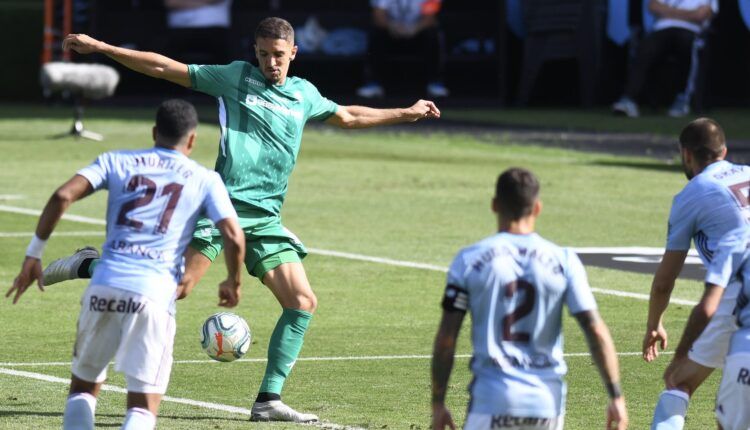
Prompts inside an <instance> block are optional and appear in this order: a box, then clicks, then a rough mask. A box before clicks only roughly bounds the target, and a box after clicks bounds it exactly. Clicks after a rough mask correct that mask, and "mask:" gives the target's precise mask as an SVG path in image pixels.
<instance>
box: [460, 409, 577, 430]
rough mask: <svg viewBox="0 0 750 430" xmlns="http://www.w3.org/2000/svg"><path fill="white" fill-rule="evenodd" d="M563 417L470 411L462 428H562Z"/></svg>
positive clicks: (487, 429) (552, 429)
mask: <svg viewBox="0 0 750 430" xmlns="http://www.w3.org/2000/svg"><path fill="white" fill-rule="evenodd" d="M563 421H565V420H564V417H563V416H559V417H557V418H532V417H515V416H512V415H489V414H477V413H472V412H470V413H469V415H468V416H467V417H466V423H464V430H494V429H498V430H499V429H512V430H562V428H563Z"/></svg>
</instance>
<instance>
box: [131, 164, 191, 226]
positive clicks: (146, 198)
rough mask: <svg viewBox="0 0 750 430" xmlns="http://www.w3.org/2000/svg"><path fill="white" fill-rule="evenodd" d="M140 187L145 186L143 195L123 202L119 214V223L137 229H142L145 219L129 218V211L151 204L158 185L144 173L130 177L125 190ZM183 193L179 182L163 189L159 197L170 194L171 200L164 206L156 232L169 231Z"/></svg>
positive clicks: (133, 189) (134, 189)
mask: <svg viewBox="0 0 750 430" xmlns="http://www.w3.org/2000/svg"><path fill="white" fill-rule="evenodd" d="M139 188H145V190H144V193H143V195H141V196H140V197H137V198H134V199H132V200H128V201H127V202H125V203H123V204H122V207H121V208H120V212H119V214H118V215H117V225H122V226H127V227H132V228H134V229H136V230H140V229H141V228H142V227H143V221H140V220H137V219H134V218H129V217H128V213H129V212H130V211H132V210H134V209H136V208H139V207H143V206H146V205H148V204H150V203H151V202H152V201H153V200H154V196H155V195H156V191H157V188H158V187H157V186H156V183H155V182H154V181H152V180H151V179H149V178H147V177H145V176H143V175H135V176H133V177H132V178H130V181H128V185H127V186H126V187H125V190H126V191H131V192H132V191H136V190H138V189H139ZM181 193H182V184H178V183H176V182H172V183H169V184H167V185H165V186H164V187H163V188H162V189H161V192H160V193H159V197H163V196H166V195H169V200H168V201H167V204H166V205H165V206H164V210H162V211H161V213H160V214H159V222H158V223H157V224H156V228H155V229H154V233H158V234H164V233H166V232H167V228H168V227H169V222H170V221H171V220H172V214H174V208H175V207H176V206H177V202H178V201H179V200H180V194H181Z"/></svg>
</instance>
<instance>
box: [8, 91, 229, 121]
mask: <svg viewBox="0 0 750 430" xmlns="http://www.w3.org/2000/svg"><path fill="white" fill-rule="evenodd" d="M168 98H169V97H165V98H164V100H166V99H168ZM187 100H188V101H190V102H192V103H193V104H195V107H196V110H197V111H198V117H199V118H200V121H201V122H203V123H216V122H217V109H216V103H215V102H212V100H210V99H209V100H205V99H202V98H201V99H199V100H196V99H187ZM160 101H161V100H154V101H149V102H146V103H144V104H142V105H140V106H113V105H99V104H93V105H87V106H85V107H84V114H83V118H84V122H85V121H86V120H87V119H114V120H118V121H154V118H155V114H156V108H157V107H158V106H159V102H160ZM0 118H2V119H10V120H23V119H34V120H39V119H58V120H60V119H62V120H70V121H71V122H72V121H73V106H72V105H70V104H66V103H39V104H10V103H5V102H3V103H0Z"/></svg>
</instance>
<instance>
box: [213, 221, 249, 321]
mask: <svg viewBox="0 0 750 430" xmlns="http://www.w3.org/2000/svg"><path fill="white" fill-rule="evenodd" d="M216 227H217V228H218V229H219V231H220V232H221V236H222V237H223V238H224V260H225V261H226V265H227V278H226V279H225V280H224V281H222V283H221V284H219V306H223V307H226V308H233V307H235V306H237V304H238V303H239V301H240V274H241V267H242V262H243V261H244V260H245V233H244V232H243V231H242V228H241V227H240V224H239V223H238V222H237V219H235V218H225V219H223V220H221V221H219V222H218V223H216Z"/></svg>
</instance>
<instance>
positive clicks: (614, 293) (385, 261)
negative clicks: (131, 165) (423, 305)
mask: <svg viewBox="0 0 750 430" xmlns="http://www.w3.org/2000/svg"><path fill="white" fill-rule="evenodd" d="M0 211H5V212H13V213H19V214H24V215H39V214H40V213H41V211H38V210H34V209H26V208H18V207H14V206H6V205H0ZM66 217H67V218H66ZM63 219H67V220H69V221H77V222H82V223H87V224H97V225H106V222H105V221H104V220H100V219H95V218H88V217H82V216H78V215H63ZM571 249H572V250H573V251H575V252H577V253H581V254H591V253H596V254H599V253H602V254H603V253H631V252H632V253H635V254H637V253H644V254H649V255H660V254H662V253H664V249H663V248H646V247H615V248H591V247H588V248H571ZM307 250H308V251H309V252H310V253H311V254H317V255H325V256H328V257H338V258H345V259H348V260H357V261H366V262H370V263H378V264H385V265H387V266H398V267H409V268H412V269H423V270H431V271H435V272H443V273H446V272H447V271H448V268H447V267H443V266H437V265H434V264H427V263H417V262H413V261H403V260H394V259H391V258H383V257H372V256H369V255H362V254H353V253H350V252H341V251H331V250H327V249H318V248H308V249H307ZM690 252H691V253H695V250H691V251H690ZM696 255H697V254H696ZM592 291H594V292H595V293H599V294H606V295H611V296H617V297H627V298H631V299H637V300H646V301H648V299H649V296H648V295H646V294H639V293H631V292H627V291H619V290H609V289H606V288H592ZM669 302H670V303H674V304H678V305H689V306H692V305H695V304H696V302H694V301H690V300H684V299H679V298H671V299H670V300H669Z"/></svg>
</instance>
